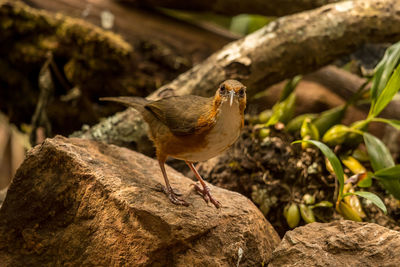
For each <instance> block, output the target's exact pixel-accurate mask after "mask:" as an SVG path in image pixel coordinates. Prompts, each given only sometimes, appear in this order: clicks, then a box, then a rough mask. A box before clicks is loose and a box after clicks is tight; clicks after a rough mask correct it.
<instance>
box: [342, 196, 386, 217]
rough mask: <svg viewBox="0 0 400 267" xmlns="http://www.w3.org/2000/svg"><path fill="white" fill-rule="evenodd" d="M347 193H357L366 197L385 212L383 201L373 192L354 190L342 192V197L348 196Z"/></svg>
mask: <svg viewBox="0 0 400 267" xmlns="http://www.w3.org/2000/svg"><path fill="white" fill-rule="evenodd" d="M348 195H357V196H360V197H363V198H366V199H368V200H370V201H371V202H372V203H374V204H375V205H376V206H377V207H378V208H380V209H381V210H383V212H384V213H385V214H386V213H387V210H386V206H385V204H384V203H383V201H382V200H381V199H380V198H379V197H378V196H377V195H375V194H374V193H371V192H363V191H356V192H349V193H346V194H344V196H343V197H345V196H348Z"/></svg>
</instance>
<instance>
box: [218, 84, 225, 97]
mask: <svg viewBox="0 0 400 267" xmlns="http://www.w3.org/2000/svg"><path fill="white" fill-rule="evenodd" d="M219 93H220V94H221V95H223V94H225V93H226V88H225V85H221V87H220V88H219Z"/></svg>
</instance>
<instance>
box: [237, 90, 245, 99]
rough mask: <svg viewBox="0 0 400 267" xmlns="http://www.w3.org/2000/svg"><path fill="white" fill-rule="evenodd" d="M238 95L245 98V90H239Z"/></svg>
mask: <svg viewBox="0 0 400 267" xmlns="http://www.w3.org/2000/svg"><path fill="white" fill-rule="evenodd" d="M238 93H239V96H241V97H243V96H244V93H245V90H244V88H240V90H239V92H238Z"/></svg>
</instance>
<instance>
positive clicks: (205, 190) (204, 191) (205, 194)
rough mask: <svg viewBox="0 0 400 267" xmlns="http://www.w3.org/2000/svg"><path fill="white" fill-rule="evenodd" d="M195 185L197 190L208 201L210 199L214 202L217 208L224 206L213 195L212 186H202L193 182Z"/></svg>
mask: <svg viewBox="0 0 400 267" xmlns="http://www.w3.org/2000/svg"><path fill="white" fill-rule="evenodd" d="M193 186H194V188H195V189H196V192H197V193H199V194H200V195H201V196H202V197H203V199H204V201H205V202H206V203H208V202H209V201H210V202H211V203H212V204H214V206H215V207H216V208H220V207H221V206H222V205H221V203H220V202H219V201H218V200H216V199H215V198H214V197H213V196H212V195H211V193H210V188H209V187H208V186H205V187H203V188H200V186H198V185H197V184H193Z"/></svg>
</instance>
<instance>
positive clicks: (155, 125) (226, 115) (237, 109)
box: [100, 80, 246, 208]
mask: <svg viewBox="0 0 400 267" xmlns="http://www.w3.org/2000/svg"><path fill="white" fill-rule="evenodd" d="M100 100H102V101H113V102H119V103H122V104H125V105H127V106H129V107H133V108H134V109H136V110H137V111H138V112H139V113H140V114H141V115H142V117H143V119H144V121H145V122H146V123H147V124H148V125H149V131H148V135H149V138H150V140H152V141H153V143H154V147H155V150H156V157H157V160H158V163H159V165H160V169H161V173H162V175H163V177H164V181H165V186H162V191H164V193H165V194H166V195H167V196H168V198H169V200H170V201H171V202H172V203H173V204H176V205H183V206H189V204H188V203H187V202H186V201H185V200H184V199H182V198H181V197H180V196H181V194H180V193H179V192H178V191H177V190H174V189H173V188H172V187H171V185H170V183H169V180H168V176H167V173H166V170H165V166H164V165H165V162H166V160H167V158H168V157H172V158H175V159H179V160H183V161H185V162H186V164H187V165H188V166H189V168H190V169H191V170H192V171H193V173H194V175H195V176H196V178H197V180H198V181H199V182H200V185H201V187H199V186H198V185H197V184H194V187H195V189H196V191H197V192H198V193H199V194H200V195H202V197H203V199H204V200H205V201H206V202H207V203H208V202H209V201H210V202H211V203H212V204H213V205H214V206H215V207H216V208H220V207H221V206H222V205H221V203H220V202H219V201H218V200H216V199H215V198H214V197H213V196H212V194H211V192H210V188H209V187H208V186H207V185H206V183H205V182H204V180H203V178H202V177H201V176H200V174H199V173H198V171H197V170H196V168H195V166H194V163H196V162H201V161H206V160H208V159H210V158H213V157H215V156H217V155H219V154H221V153H222V152H224V151H225V150H227V149H228V148H229V147H230V146H231V145H232V144H233V143H234V142H235V141H236V140H237V139H238V137H239V135H240V131H241V129H242V128H243V126H244V110H245V108H246V87H245V86H244V85H243V84H242V83H241V82H239V81H237V80H226V81H224V82H222V83H221V84H220V85H219V86H218V89H217V90H216V93H215V95H214V96H212V97H202V96H196V95H184V96H170V97H166V98H162V99H160V100H155V101H150V100H147V99H145V98H141V97H131V96H120V97H103V98H100Z"/></svg>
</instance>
